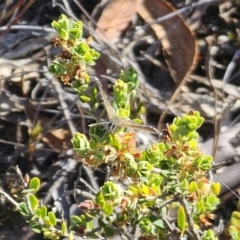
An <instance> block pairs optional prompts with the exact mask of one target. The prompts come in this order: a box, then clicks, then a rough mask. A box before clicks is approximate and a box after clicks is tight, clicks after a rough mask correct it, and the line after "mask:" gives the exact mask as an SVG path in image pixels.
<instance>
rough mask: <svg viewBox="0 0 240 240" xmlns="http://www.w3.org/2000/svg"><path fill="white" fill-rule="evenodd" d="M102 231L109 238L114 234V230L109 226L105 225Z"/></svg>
mask: <svg viewBox="0 0 240 240" xmlns="http://www.w3.org/2000/svg"><path fill="white" fill-rule="evenodd" d="M103 232H104V236H105V237H106V238H111V237H112V236H113V235H114V230H113V229H112V228H110V227H105V228H104V229H103Z"/></svg>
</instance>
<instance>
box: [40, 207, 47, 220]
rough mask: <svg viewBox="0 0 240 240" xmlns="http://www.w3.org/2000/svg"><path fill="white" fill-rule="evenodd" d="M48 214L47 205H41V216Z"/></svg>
mask: <svg viewBox="0 0 240 240" xmlns="http://www.w3.org/2000/svg"><path fill="white" fill-rule="evenodd" d="M46 216H47V208H46V207H45V206H42V207H41V218H45V217H46Z"/></svg>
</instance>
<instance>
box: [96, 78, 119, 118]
mask: <svg viewBox="0 0 240 240" xmlns="http://www.w3.org/2000/svg"><path fill="white" fill-rule="evenodd" d="M95 80H96V82H97V84H98V87H99V90H100V93H101V95H102V98H103V102H104V105H105V108H106V111H107V114H108V117H109V120H110V121H111V120H112V119H113V118H114V117H115V116H116V114H115V112H114V110H113V108H112V106H111V103H110V102H109V101H108V99H107V97H106V95H105V93H104V91H103V88H102V84H101V82H100V81H99V79H98V78H95Z"/></svg>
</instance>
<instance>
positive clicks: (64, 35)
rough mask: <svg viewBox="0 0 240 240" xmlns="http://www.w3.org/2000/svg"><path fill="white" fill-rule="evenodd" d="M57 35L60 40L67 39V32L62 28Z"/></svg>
mask: <svg viewBox="0 0 240 240" xmlns="http://www.w3.org/2000/svg"><path fill="white" fill-rule="evenodd" d="M59 35H60V38H62V39H64V40H67V39H68V32H67V31H66V30H65V29H63V28H61V29H60V32H59Z"/></svg>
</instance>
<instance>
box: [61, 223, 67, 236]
mask: <svg viewBox="0 0 240 240" xmlns="http://www.w3.org/2000/svg"><path fill="white" fill-rule="evenodd" d="M61 234H62V236H66V235H67V223H66V221H62V224H61Z"/></svg>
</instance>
